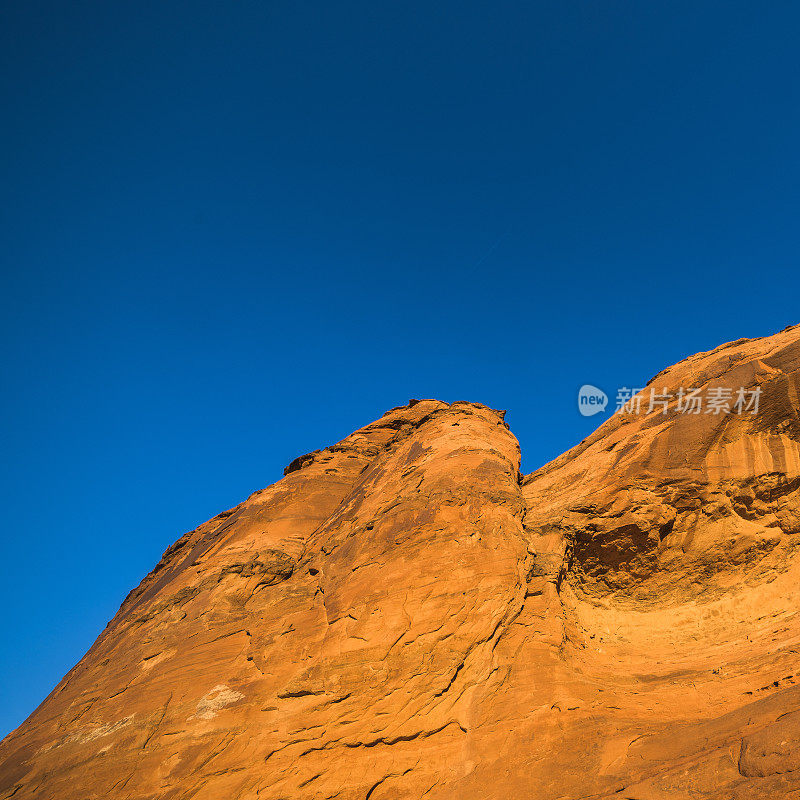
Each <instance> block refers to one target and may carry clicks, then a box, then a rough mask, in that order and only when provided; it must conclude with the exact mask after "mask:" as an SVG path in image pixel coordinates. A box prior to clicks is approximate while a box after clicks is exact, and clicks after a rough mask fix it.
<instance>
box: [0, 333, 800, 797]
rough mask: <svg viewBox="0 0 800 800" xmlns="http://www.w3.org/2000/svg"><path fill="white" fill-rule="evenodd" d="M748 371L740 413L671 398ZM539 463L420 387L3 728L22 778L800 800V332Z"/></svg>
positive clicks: (717, 356)
mask: <svg viewBox="0 0 800 800" xmlns="http://www.w3.org/2000/svg"><path fill="white" fill-rule="evenodd" d="M715 387H722V388H723V389H730V390H731V391H732V393H733V394H734V395H735V391H736V390H737V389H738V388H739V387H743V388H745V389H747V390H748V391H750V392H751V393H752V392H754V391H756V390H757V391H758V392H760V395H759V396H760V402H759V407H758V409H757V411H755V413H751V412H752V411H753V409H750V410H748V411H745V412H744V413H738V414H735V413H719V414H716V413H700V414H690V413H684V412H681V411H679V410H678V409H677V408H676V406H675V402H674V401H673V402H672V403H671V404H670V405H669V406H668V407H667V408H666V409H664V408H661V407H655V408H654V409H653V410H652V411H649V410H648V403H647V402H646V398H647V397H648V396H649V393H650V390H651V389H653V390H654V391H656V392H658V393H659V394H673V395H676V394H677V393H678V390H679V388H684V389H685V390H687V391H691V390H696V389H700V390H701V391H707V390H713V389H714V388H715ZM640 397H641V398H644V399H643V400H642V413H639V414H635V413H629V414H619V415H615V416H614V417H612V418H611V419H610V420H609V421H608V422H606V423H605V424H604V425H602V426H601V427H600V428H599V429H598V430H597V431H596V432H595V433H594V434H593V435H591V436H590V437H589V438H588V439H586V440H585V441H583V442H582V443H581V444H580V445H578V446H577V447H575V448H573V449H572V450H570V451H569V452H567V453H565V454H564V455H563V456H561V457H560V458H558V459H556V460H555V461H553V462H552V463H550V464H548V465H546V466H545V467H543V468H541V469H540V470H538V471H537V472H535V473H533V474H532V475H528V476H522V475H521V474H520V472H519V464H520V451H519V446H518V444H517V441H516V439H515V438H514V436H513V435H512V434H511V432H510V431H509V429H508V426H507V425H506V423H505V422H504V419H503V412H497V411H493V410H491V409H489V408H487V407H485V406H482V405H478V404H473V403H463V402H462V403H453V404H450V405H448V404H446V403H442V402H438V401H435V400H423V401H419V402H414V401H412V403H411V404H410V405H408V406H404V407H401V408H396V409H393V410H391V411H389V412H387V413H386V414H385V415H384V416H383V417H381V418H380V419H379V420H378V421H376V422H373V423H372V424H370V425H367V426H366V427H365V428H362V429H361V430H359V431H357V432H356V433H354V434H352V435H351V436H349V437H347V438H346V439H344V440H343V441H342V442H340V443H339V444H336V445H334V446H332V447H328V448H326V449H324V450H320V451H317V452H314V453H310V454H308V455H306V456H301V457H300V458H298V459H296V460H295V461H293V462H292V464H290V465H289V467H287V469H286V475H285V477H284V478H283V479H282V480H281V481H279V482H278V483H276V484H274V485H273V486H270V487H269V488H267V489H264V490H262V491H259V492H256V493H255V494H254V495H252V496H251V497H249V498H248V499H247V500H246V501H245V502H243V503H242V504H241V505H239V506H237V507H236V508H234V509H232V510H230V511H227V512H225V513H223V514H220V515H218V516H217V517H215V518H214V519H212V520H210V521H209V522H207V523H205V524H204V525H201V526H200V527H199V528H198V529H197V530H195V531H192V532H191V533H188V534H186V535H185V536H183V537H182V538H181V539H179V540H178V541H177V542H176V543H175V544H174V545H173V546H172V547H171V548H170V549H169V550H167V552H166V553H165V554H164V557H163V558H162V560H161V561H160V562H159V563H158V565H157V566H156V568H155V569H154V570H153V572H152V573H151V574H150V575H148V576H147V577H146V578H145V579H144V581H143V582H142V583H141V585H140V586H139V587H138V588H136V589H135V590H134V591H133V592H131V594H130V595H129V596H128V598H127V599H126V600H125V602H124V603H123V605H122V607H121V608H120V610H119V612H118V613H117V615H116V616H115V617H114V619H113V620H112V621H111V622H110V623H109V625H108V626H107V628H106V629H105V631H103V633H102V634H101V635H100V637H99V638H98V640H97V642H96V643H95V644H94V646H93V647H92V648H91V650H90V651H89V652H88V653H87V655H86V656H85V657H84V658H83V659H82V660H81V662H80V663H79V664H78V665H77V666H76V667H75V668H74V669H73V670H72V671H71V672H70V673H69V674H68V675H67V676H66V677H65V678H64V679H63V680H62V681H61V683H60V684H59V685H58V686H57V687H56V688H55V690H54V691H53V692H52V693H51V695H50V696H49V697H48V698H47V699H46V700H45V701H44V703H42V705H41V706H40V707H39V708H38V709H37V710H36V711H35V712H34V713H33V714H32V715H31V717H30V718H29V719H28V720H27V721H26V722H25V723H24V724H23V725H22V726H21V727H20V728H19V729H17V730H16V731H14V732H13V733H11V734H10V735H9V736H7V737H6V738H5V740H4V741H3V742H2V744H1V745H0V797H2V798H11V797H14V798H15V800H22V799H23V798H37V799H38V800H45V799H47V800H51V799H52V800H70V799H71V798H75V800H89V799H90V798H111V799H112V800H114V799H116V798H120V799H121V798H132V799H135V800H147V799H148V798H174V799H175V800H178V798H187V799H188V798H197V800H236V799H237V798H238V799H240V800H255V798H259V799H260V800H282V799H283V800H306V799H307V800H311V799H312V798H315V799H316V798H339V799H340V800H386V799H387V798H392V799H395V798H397V799H402V798H408V799H409V800H412V799H413V800H417V799H418V798H426V800H444V799H445V798H447V799H448V800H456V799H458V800H471V799H472V798H475V800H477V799H478V798H481V800H483V799H484V798H496V799H497V800H512V798H513V799H514V800H516V798H522V797H530V798H537V800H559V799H560V800H566V799H567V798H569V799H570V800H573V799H574V800H577V799H578V798H597V799H600V798H608V799H609V800H611V798H615V799H620V798H627V799H628V800H660V799H661V798H663V799H664V800H666V799H667V798H669V800H676V798H677V799H678V800H680V799H681V798H687V799H688V798H715V799H717V798H729V799H730V800H733V799H734V798H740V799H741V800H750V799H751V798H800V613H799V612H798V609H799V608H800V551H798V543H800V326H795V327H793V328H789V329H786V330H785V331H783V332H781V333H780V334H777V335H775V336H772V337H768V338H763V339H753V340H740V341H737V342H733V343H731V344H727V345H723V346H722V347H718V348H717V349H716V350H713V351H711V352H708V353H700V354H698V355H696V356H693V357H691V358H688V359H686V360H685V361H683V362H681V363H679V364H677V365H676V366H674V367H671V368H670V369H668V370H666V371H664V372H663V373H661V374H659V375H657V376H656V378H654V379H653V381H652V382H651V384H650V385H649V386H648V387H647V388H646V389H645V390H644V391H643V393H642V394H641V395H640Z"/></svg>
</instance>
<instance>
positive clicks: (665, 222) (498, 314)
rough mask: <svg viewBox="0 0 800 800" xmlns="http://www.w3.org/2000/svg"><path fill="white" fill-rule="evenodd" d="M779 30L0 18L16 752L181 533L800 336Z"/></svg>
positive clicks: (348, 12)
mask: <svg viewBox="0 0 800 800" xmlns="http://www.w3.org/2000/svg"><path fill="white" fill-rule="evenodd" d="M799 37H800V9H798V6H797V4H796V3H792V2H770V3H766V4H764V3H755V2H747V3H743V2H737V1H736V0H724V2H703V0H690V1H689V2H681V1H680V0H678V1H676V0H669V2H659V1H658V0H648V1H647V2H617V1H616V0H603V2H567V1H565V0H553V2H525V3H523V2H519V3H507V2H491V3H489V2H486V3H474V2H464V0H459V2H439V3H431V2H424V3H423V2H408V1H406V2H402V3H400V2H374V0H373V1H372V2H336V3H330V2H297V1H296V0H293V1H292V2H266V1H263V2H232V3H228V2H226V3H222V2H220V3H216V4H209V3H198V2H191V3H190V2H185V3H177V2H163V0H159V2H142V0H137V2H135V3H133V2H131V3H125V2H113V3H109V2H102V3H101V2H95V3H86V2H79V1H78V2H69V3H52V2H50V3H48V2H22V0H15V1H14V2H7V3H5V4H4V5H3V9H2V12H1V14H0V72H1V75H0V81H1V83H0V101H2V107H3V109H4V115H3V117H4V119H3V123H2V126H1V127H0V137H2V158H0V186H1V187H2V189H1V190H0V191H2V195H3V196H2V203H1V204H0V242H2V251H1V252H2V258H3V263H4V266H3V269H2V278H0V281H1V283H0V302H2V315H0V332H1V333H0V336H2V353H3V377H4V387H3V391H2V394H1V395H0V404H1V407H0V412H2V413H1V415H0V420H2V423H0V436H1V437H2V439H0V441H1V442H2V454H3V458H2V465H1V466H0V469H1V470H2V501H3V508H4V518H5V523H4V533H3V536H2V544H3V558H2V561H0V607H2V609H3V614H2V617H1V618H0V734H2V733H3V732H5V731H6V730H9V729H10V728H12V727H14V726H15V725H16V724H18V723H19V722H21V721H22V719H23V718H24V717H25V716H26V715H27V714H28V713H30V711H31V710H32V709H33V708H34V707H35V706H36V705H37V703H38V702H39V701H40V700H41V699H42V698H43V697H44V696H45V695H46V694H47V692H48V691H49V690H50V689H51V688H52V687H53V685H54V684H55V683H56V682H57V681H58V680H59V679H60V678H61V676H62V675H63V674H64V673H65V672H66V671H67V670H68V669H69V668H70V667H71V666H72V665H73V664H74V663H75V662H76V661H77V660H78V659H79V658H80V657H81V655H82V654H83V653H84V651H85V650H86V649H87V648H88V646H89V645H90V644H91V642H92V641H93V639H94V638H95V636H96V635H97V634H98V633H99V631H100V630H101V629H102V627H103V626H104V625H105V623H106V622H107V620H108V619H109V618H110V617H111V616H112V615H113V614H114V612H115V611H116V609H117V607H118V606H119V603H120V602H121V601H122V599H123V597H124V596H125V594H126V593H127V592H128V590H129V589H131V588H132V587H133V586H134V585H135V584H136V583H138V581H139V580H140V579H141V578H142V577H143V576H144V575H145V574H146V573H147V572H148V571H149V570H150V568H151V567H152V566H153V565H154V564H155V562H156V561H157V560H158V558H159V557H160V555H161V553H162V551H163V550H164V549H165V548H166V547H167V546H168V545H169V544H170V543H171V542H172V541H174V540H175V539H176V538H177V537H178V536H179V535H180V534H181V533H183V532H184V531H186V530H189V529H191V528H193V527H195V526H196V525H197V524H199V523H200V522H202V521H204V520H205V519H207V518H208V517H210V516H213V515H214V514H216V513H217V512H218V511H220V510H222V509H224V508H228V507H230V506H232V505H235V504H236V503H238V502H239V501H240V500H242V499H243V498H244V497H246V496H247V495H248V494H249V493H250V492H252V491H254V490H255V489H258V488H260V487H262V486H264V485H266V484H268V483H271V482H273V481H275V480H277V479H278V478H279V477H280V476H281V474H282V468H283V466H284V465H285V464H287V463H288V462H289V461H290V460H291V459H292V458H293V457H295V456H296V455H298V454H300V453H303V452H307V451H309V450H312V449H314V448H317V447H321V446H324V445H326V444H329V443H332V442H334V441H336V440H338V439H340V438H342V437H343V436H345V435H347V434H348V433H349V432H351V431H352V430H353V429H355V428H357V427H360V426H361V425H363V424H366V423H367V422H369V421H371V420H372V419H374V418H375V417H377V416H379V415H380V414H381V413H382V412H383V411H384V410H385V409H387V408H389V407H391V406H394V405H398V404H402V403H405V402H406V401H407V400H408V398H410V397H438V398H441V399H444V400H450V401H452V400H457V399H468V400H477V401H481V402H484V403H487V404H489V405H492V406H495V407H498V408H508V409H509V414H508V420H509V422H510V424H511V426H512V430H513V431H514V432H515V433H516V435H517V436H518V438H519V439H520V441H521V443H522V446H523V450H524V453H525V456H524V462H523V468H524V469H525V470H526V471H530V470H532V469H534V468H536V467H538V466H539V465H541V464H542V463H544V462H546V461H548V460H549V459H551V458H552V457H554V456H556V455H557V454H558V453H560V452H561V451H563V450H565V449H566V448H568V447H570V446H571V445H573V444H575V443H576V442H577V441H579V440H580V439H581V438H583V437H584V436H585V435H586V434H587V433H589V432H590V431H591V430H592V429H593V428H594V427H595V426H596V425H597V424H598V421H600V420H598V418H596V417H595V418H593V419H583V418H582V417H580V416H579V415H578V413H577V411H576V405H575V393H576V390H577V388H578V386H580V385H581V384H582V383H584V382H591V383H595V384H596V385H598V386H600V387H604V388H606V389H607V390H608V391H609V393H613V392H614V391H615V387H617V386H620V385H622V384H627V385H630V384H634V385H641V383H642V382H643V381H645V380H647V379H648V378H649V377H650V376H651V375H653V374H655V373H656V372H658V371H659V370H660V369H661V368H663V367H664V366H666V365H668V364H670V363H672V362H674V361H677V360H679V359H681V358H683V357H684V356H686V355H688V354H690V353H692V352H695V351H698V350H704V349H709V348H711V347H714V346H716V345H717V344H719V343H721V342H723V341H727V340H730V339H735V338H738V337H741V336H757V335H762V334H768V333H772V332H774V331H777V330H779V329H781V328H783V327H784V326H786V325H787V324H790V323H795V322H798V321H800V304H799V303H798V289H799V288H800V278H798V251H799V250H800V246H799V245H800V241H799V239H798V210H799V209H798V205H799V204H798V199H800V198H799V197H798V191H799V189H798V187H800V148H799V147H798V143H800V124H799V123H800V84H799V83H798V79H799V78H800V68H799V63H800V57H799V56H798V44H797V43H798V38H799Z"/></svg>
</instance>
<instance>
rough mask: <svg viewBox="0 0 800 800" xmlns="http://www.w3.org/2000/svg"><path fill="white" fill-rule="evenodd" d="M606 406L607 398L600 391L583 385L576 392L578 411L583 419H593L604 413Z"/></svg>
mask: <svg viewBox="0 0 800 800" xmlns="http://www.w3.org/2000/svg"><path fill="white" fill-rule="evenodd" d="M607 405H608V396H607V395H606V393H605V392H604V391H603V390H602V389H598V388H597V387H596V386H592V385H591V384H590V383H585V384H584V385H583V386H581V388H580V390H579V391H578V411H580V412H581V414H582V415H583V416H584V417H593V416H594V415H595V414H599V413H600V412H601V411H605V409H606V406H607Z"/></svg>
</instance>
